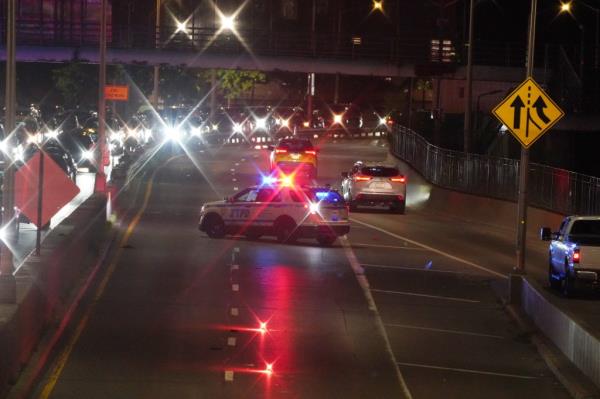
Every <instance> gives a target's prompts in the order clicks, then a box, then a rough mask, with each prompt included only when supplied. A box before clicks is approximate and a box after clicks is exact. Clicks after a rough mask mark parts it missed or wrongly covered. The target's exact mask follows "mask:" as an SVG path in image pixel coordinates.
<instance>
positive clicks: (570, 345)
mask: <svg viewBox="0 0 600 399" xmlns="http://www.w3.org/2000/svg"><path fill="white" fill-rule="evenodd" d="M521 308H522V309H523V311H525V313H526V314H527V315H528V316H529V317H530V318H531V320H532V321H533V322H534V323H535V325H536V326H537V327H538V328H539V330H540V331H541V332H542V333H543V334H544V335H545V336H546V337H548V338H549V339H550V340H551V341H552V342H553V343H554V345H556V346H557V347H558V348H559V349H560V350H561V352H562V353H563V354H564V355H565V356H566V357H567V358H568V359H569V360H570V361H571V362H573V364H575V365H576V366H577V368H579V370H581V371H582V372H583V373H584V374H585V375H586V376H588V377H589V378H590V379H591V380H592V382H593V383H594V384H596V386H598V387H600V334H598V333H597V332H594V331H593V330H592V329H591V328H589V327H588V326H586V324H585V322H583V321H581V320H578V319H577V316H576V315H573V314H570V313H569V312H568V311H566V310H563V309H561V308H559V307H558V305H557V304H556V303H555V298H553V295H552V294H551V293H548V292H546V290H545V289H544V288H543V287H541V286H540V285H539V284H537V283H536V282H535V281H533V280H531V279H527V278H523V280H522V290H521Z"/></svg>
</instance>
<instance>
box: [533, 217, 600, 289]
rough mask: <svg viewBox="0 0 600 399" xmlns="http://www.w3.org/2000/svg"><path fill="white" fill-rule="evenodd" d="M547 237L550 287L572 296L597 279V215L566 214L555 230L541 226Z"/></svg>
mask: <svg viewBox="0 0 600 399" xmlns="http://www.w3.org/2000/svg"><path fill="white" fill-rule="evenodd" d="M540 235H541V239H542V240H544V241H550V246H549V252H548V280H549V282H550V287H552V288H553V289H557V290H560V291H561V292H562V293H563V295H565V296H572V295H573V294H575V293H576V292H577V291H578V290H579V289H580V288H582V286H584V285H587V286H591V287H594V288H597V287H598V284H599V283H600V278H599V277H600V216H568V217H566V218H565V219H564V220H563V221H562V223H561V225H560V227H559V229H558V231H557V232H552V230H551V229H550V228H549V227H543V228H542V230H541V233H540Z"/></svg>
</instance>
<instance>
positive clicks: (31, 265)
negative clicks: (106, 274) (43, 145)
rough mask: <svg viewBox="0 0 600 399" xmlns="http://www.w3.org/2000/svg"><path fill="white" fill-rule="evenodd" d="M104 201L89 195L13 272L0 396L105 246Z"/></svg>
mask: <svg viewBox="0 0 600 399" xmlns="http://www.w3.org/2000/svg"><path fill="white" fill-rule="evenodd" d="M105 204H106V199H105V197H104V196H102V195H94V196H92V197H90V198H89V199H88V200H87V201H86V202H84V203H83V204H82V205H81V206H80V207H79V208H78V209H76V210H75V211H74V212H73V213H72V214H71V215H70V216H69V217H68V218H67V219H65V220H64V221H63V222H62V223H61V224H60V225H59V226H57V227H56V228H55V229H53V230H52V232H51V233H50V234H49V235H48V236H47V237H46V239H45V240H44V242H43V245H42V251H41V254H40V256H39V257H36V256H31V257H30V258H29V259H28V260H27V261H26V262H25V264H24V265H23V266H22V267H21V269H19V271H18V273H17V274H16V278H17V303H16V304H15V305H0V397H1V396H3V393H4V392H6V391H7V390H8V388H9V387H10V385H11V384H13V383H14V382H15V381H16V379H17V377H18V375H19V373H20V371H21V370H22V369H23V367H24V366H25V364H26V363H27V361H28V360H29V358H30V357H31V355H32V353H33V351H34V350H35V349H36V345H37V343H38V342H39V340H40V337H41V336H42V334H43V332H44V330H45V329H46V328H48V327H49V326H51V325H52V324H54V323H56V321H57V320H59V319H60V316H61V312H62V310H63V308H64V306H63V305H64V304H65V301H66V300H67V299H68V298H69V296H70V294H71V291H72V290H73V289H74V288H75V287H76V286H77V283H78V282H79V280H80V279H81V278H82V277H84V276H85V275H86V274H87V272H88V271H89V269H90V268H91V267H92V266H93V265H94V264H95V263H96V262H97V259H98V255H99V254H100V252H101V251H102V250H103V249H104V248H105V246H106V243H107V238H108V235H109V234H110V229H109V228H108V227H107V224H106V213H105Z"/></svg>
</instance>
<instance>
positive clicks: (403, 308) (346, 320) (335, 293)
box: [31, 141, 569, 399]
mask: <svg viewBox="0 0 600 399" xmlns="http://www.w3.org/2000/svg"><path fill="white" fill-rule="evenodd" d="M320 157H321V160H320V176H319V181H320V182H321V183H332V184H334V185H338V184H339V179H338V176H339V173H340V172H341V171H344V170H347V169H349V167H350V166H351V165H352V163H353V162H354V161H355V160H357V159H361V160H381V159H386V158H387V157H388V155H387V148H386V147H385V144H384V143H383V142H379V141H355V142H346V143H333V144H327V145H323V146H322V152H321V154H320ZM164 159H165V162H162V163H156V164H160V166H159V167H155V168H154V167H153V169H151V170H149V171H148V173H147V178H146V179H145V180H144V185H143V186H142V190H141V191H140V195H139V196H138V197H137V199H136V202H135V206H134V207H133V209H134V216H133V217H132V218H130V219H128V220H124V221H123V223H122V226H121V228H122V233H123V234H122V235H121V237H120V241H119V247H118V248H117V249H116V250H115V251H113V253H112V255H111V257H110V259H109V262H108V264H107V267H106V268H105V270H104V274H103V276H102V278H101V279H100V281H98V283H97V284H96V285H95V286H93V290H94V292H93V298H92V300H91V301H89V302H87V303H86V305H85V306H84V307H83V309H82V310H81V312H80V314H79V315H78V317H76V318H75V319H73V320H71V324H72V327H71V328H70V329H69V334H68V336H66V337H65V338H64V339H63V340H62V343H61V345H60V347H59V348H57V351H56V353H55V356H54V357H53V360H52V362H51V365H50V367H48V369H47V371H46V373H45V374H44V376H43V378H41V379H40V381H38V382H37V384H36V386H35V390H34V391H35V392H33V394H32V395H31V396H32V397H36V398H44V399H46V398H90V399H93V398H102V399H104V398H403V397H404V398H410V397H412V398H481V397H485V398H507V397H510V398H531V397H545V398H567V397H569V396H568V394H567V392H566V391H565V390H564V389H563V387H562V386H561V385H560V384H559V383H558V381H557V380H556V379H555V378H554V377H553V375H552V373H551V372H550V370H549V369H548V368H547V367H546V365H545V363H544V362H543V361H542V359H541V358H540V356H539V355H538V354H537V352H536V351H535V348H534V347H533V346H532V345H531V344H530V343H529V342H528V339H527V336H525V335H523V334H522V333H521V332H520V331H519V330H518V328H517V327H516V325H515V324H513V323H512V322H511V320H510V319H509V317H508V315H507V314H506V313H505V311H504V310H503V307H502V304H501V302H500V301H499V299H498V295H497V291H499V290H501V289H503V286H504V284H505V275H506V274H507V273H508V272H509V271H510V268H511V267H512V257H513V250H514V249H513V247H512V241H511V239H510V238H509V236H508V234H507V232H505V231H502V230H500V229H499V228H494V229H491V228H489V226H488V227H486V226H483V225H479V226H477V225H467V224H465V223H460V221H457V220H454V219H452V218H451V217H442V216H435V215H431V214H428V213H427V212H426V211H424V210H422V209H420V208H419V205H420V203H421V202H422V201H424V200H425V199H426V198H427V195H426V194H427V193H426V187H425V185H424V184H421V183H420V182H419V180H418V179H417V178H416V177H414V176H411V175H409V193H410V194H409V201H408V209H407V214H406V215H396V214H389V213H384V212H357V213H353V214H352V215H351V217H352V228H351V232H350V234H349V235H348V236H347V237H346V238H343V239H341V240H339V242H336V244H335V245H334V246H333V247H332V248H322V247H319V246H317V245H315V243H314V242H313V241H312V240H311V241H308V240H307V241H304V240H300V241H299V242H298V243H296V244H278V243H276V242H275V241H274V240H273V239H271V238H263V239H260V240H258V241H251V240H247V239H245V238H237V237H234V238H227V239H222V240H213V239H210V238H208V237H207V236H206V235H205V234H204V233H201V232H199V231H198V229H197V222H198V214H199V211H200V206H201V204H202V203H203V202H205V201H209V200H216V199H220V198H223V197H224V196H227V195H231V194H232V193H233V192H234V191H236V190H237V189H241V188H243V187H245V186H247V185H250V184H253V183H256V182H257V181H258V174H259V172H260V171H261V170H265V167H266V165H267V153H266V152H265V151H261V150H250V149H243V150H242V149H240V148H232V147H225V148H221V149H213V150H208V149H206V150H203V151H199V152H190V154H188V155H179V156H174V157H173V158H170V159H169V160H166V159H167V157H166V156H165V157H164ZM127 198H131V197H127ZM488 230H489V231H488ZM498 243H500V244H499V245H498ZM502 243H505V244H506V245H505V247H503V246H502V245H503V244H502ZM492 247H493V252H488V251H489V250H490V248H492ZM261 322H263V323H266V328H264V329H262V330H261ZM271 370H272V373H271Z"/></svg>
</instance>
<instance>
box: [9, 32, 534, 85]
mask: <svg viewBox="0 0 600 399" xmlns="http://www.w3.org/2000/svg"><path fill="white" fill-rule="evenodd" d="M16 26H17V32H16V36H17V60H18V61H22V62H66V61H72V60H80V61H83V62H90V63H97V62H98V59H99V54H98V37H99V25H98V24H97V23H86V24H80V23H60V24H57V23H42V22H39V21H30V20H18V21H17V24H16ZM4 29H5V27H4V26H2V27H0V36H1V37H0V40H1V41H0V43H4V39H3V37H5V32H4ZM0 48H2V47H0ZM462 48H463V46H462V45H461V44H458V43H452V42H443V41H439V40H438V41H436V40H435V39H432V38H431V37H422V36H421V37H419V36H415V35H414V34H411V32H405V33H404V34H399V35H396V36H383V35H379V36H377V35H376V36H368V35H357V34H354V35H350V34H330V33H312V34H311V33H310V32H273V31H269V30H256V29H253V30H236V31H222V30H219V29H215V28H192V27H190V28H185V29H177V28H176V27H173V26H163V27H161V28H160V29H156V30H155V29H150V30H149V29H147V28H140V27H131V26H127V27H118V26H109V37H108V53H107V57H108V62H109V63H115V64H145V65H185V66H188V67H194V68H239V69H253V70H262V71H265V72H269V71H286V72H301V73H312V72H314V73H323V74H335V73H342V74H345V75H363V76H380V77H414V76H419V75H422V76H432V75H440V74H442V73H452V72H454V71H455V70H456V68H457V67H458V66H459V65H460V63H461V62H460V60H462V59H464V57H462V56H461V52H462ZM5 54H6V52H5V51H2V52H0V59H4V57H5ZM524 54H525V52H524V51H523V49H522V46H519V45H516V46H515V45H502V48H498V45H494V46H491V45H490V44H488V43H486V44H483V43H482V44H481V45H479V46H476V47H475V63H476V64H480V65H500V66H518V67H522V66H523V65H524Z"/></svg>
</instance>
